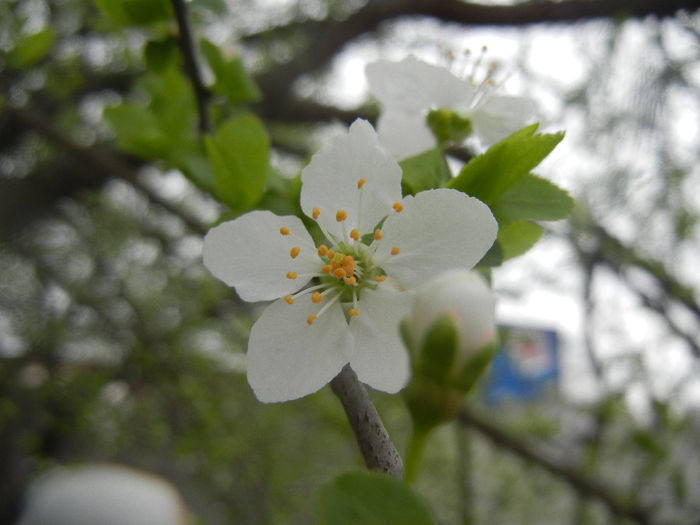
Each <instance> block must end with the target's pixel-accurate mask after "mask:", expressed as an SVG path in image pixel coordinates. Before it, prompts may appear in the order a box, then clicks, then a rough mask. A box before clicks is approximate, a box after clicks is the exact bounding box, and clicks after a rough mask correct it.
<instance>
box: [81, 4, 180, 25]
mask: <svg viewBox="0 0 700 525" xmlns="http://www.w3.org/2000/svg"><path fill="white" fill-rule="evenodd" d="M95 4H97V7H99V8H100V10H102V11H103V12H104V13H105V14H106V15H107V16H108V17H109V18H111V19H112V21H114V22H116V23H117V24H120V25H125V26H128V25H134V26H142V25H149V24H152V23H155V22H160V21H161V20H168V19H170V18H172V16H173V7H172V4H171V3H170V0H95Z"/></svg>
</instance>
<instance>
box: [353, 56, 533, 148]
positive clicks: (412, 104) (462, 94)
mask: <svg viewBox="0 0 700 525" xmlns="http://www.w3.org/2000/svg"><path fill="white" fill-rule="evenodd" d="M365 73H366V75H367V80H368V82H369V87H370V91H371V92H372V94H373V95H374V96H375V97H377V99H378V100H379V102H380V103H381V105H382V113H381V115H380V117H379V121H378V122H377V133H378V134H379V140H380V142H381V144H382V145H383V146H385V147H386V148H387V149H389V151H391V153H392V154H393V155H394V156H395V157H396V158H397V159H399V160H400V159H404V158H407V157H411V156H413V155H417V154H418V153H422V152H423V151H426V150H428V149H431V148H433V147H435V145H436V140H435V137H434V135H433V133H432V131H431V129H430V127H429V126H428V125H427V123H426V119H427V117H428V113H429V112H430V110H434V109H450V110H453V111H455V112H457V113H458V114H459V115H460V116H461V117H465V118H467V119H468V120H469V121H470V122H471V127H472V130H473V133H474V134H475V135H476V136H477V137H478V138H479V139H480V140H481V141H482V143H483V144H484V145H486V146H489V145H491V144H494V143H496V142H498V141H499V140H501V139H504V138H506V137H507V136H508V135H510V134H511V133H513V132H515V131H517V130H518V129H521V128H523V127H524V126H525V125H527V124H530V123H532V119H533V117H534V106H533V104H532V102H531V101H530V100H529V99H526V98H521V97H512V96H502V95H497V94H495V93H494V91H495V86H494V85H493V81H492V80H491V78H490V77H489V76H487V78H486V79H484V80H483V81H482V82H481V83H480V84H479V85H474V84H473V82H472V79H470V78H466V79H461V78H459V77H457V76H455V75H453V74H452V73H451V72H450V71H449V70H448V69H446V68H444V67H440V66H434V65H431V64H428V63H426V62H423V61H421V60H419V59H417V58H415V57H414V56H408V57H406V58H405V59H403V60H402V61H401V62H390V61H387V60H379V61H377V62H374V63H372V64H368V65H367V68H366V70H365Z"/></svg>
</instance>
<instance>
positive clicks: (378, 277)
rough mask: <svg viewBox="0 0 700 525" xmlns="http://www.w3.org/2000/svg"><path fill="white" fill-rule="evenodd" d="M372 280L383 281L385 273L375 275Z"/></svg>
mask: <svg viewBox="0 0 700 525" xmlns="http://www.w3.org/2000/svg"><path fill="white" fill-rule="evenodd" d="M374 280H375V281H377V282H378V283H383V282H384V281H386V275H377V276H376V277H375V278H374Z"/></svg>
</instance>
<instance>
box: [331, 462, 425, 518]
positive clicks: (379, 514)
mask: <svg viewBox="0 0 700 525" xmlns="http://www.w3.org/2000/svg"><path fill="white" fill-rule="evenodd" d="M320 523H321V524H322V525H356V524H357V523H363V524H367V525H430V524H435V520H434V519H433V517H432V515H431V512H430V509H429V508H428V506H427V505H426V504H425V503H424V502H423V501H422V500H421V499H420V498H419V497H418V496H417V495H416V494H415V493H414V492H413V491H412V490H411V489H410V488H409V486H408V485H407V484H406V483H404V482H402V481H399V480H398V479H396V478H392V477H390V476H387V475H386V474H379V473H373V472H348V473H346V474H342V475H341V476H339V477H337V478H336V479H335V480H333V482H332V483H330V484H328V485H326V486H325V487H323V488H322V490H321V501H320Z"/></svg>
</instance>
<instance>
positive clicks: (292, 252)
mask: <svg viewBox="0 0 700 525" xmlns="http://www.w3.org/2000/svg"><path fill="white" fill-rule="evenodd" d="M300 251H301V248H299V247H298V246H295V247H294V248H292V249H291V250H289V256H290V257H291V258H292V259H294V258H296V256H297V255H299V252H300Z"/></svg>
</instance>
